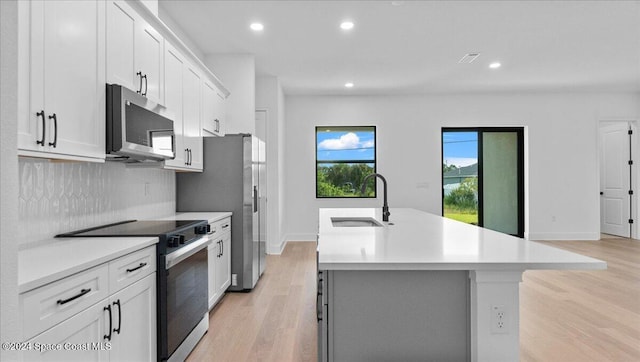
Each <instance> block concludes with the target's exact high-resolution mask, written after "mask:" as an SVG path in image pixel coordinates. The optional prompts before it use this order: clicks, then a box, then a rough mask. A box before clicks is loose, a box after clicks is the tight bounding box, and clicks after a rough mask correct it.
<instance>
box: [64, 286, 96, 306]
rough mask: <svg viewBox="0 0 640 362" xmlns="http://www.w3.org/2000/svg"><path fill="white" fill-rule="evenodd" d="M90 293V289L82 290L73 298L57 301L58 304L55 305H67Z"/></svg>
mask: <svg viewBox="0 0 640 362" xmlns="http://www.w3.org/2000/svg"><path fill="white" fill-rule="evenodd" d="M90 291H91V288H89V289H82V290H80V293H78V294H76V295H74V296H73V297H71V298H67V299H58V302H57V303H58V304H60V305H63V304H67V303H69V302H71V301H72V300H76V299H78V298H80V297H82V296H83V295H85V294H87V293H89V292H90Z"/></svg>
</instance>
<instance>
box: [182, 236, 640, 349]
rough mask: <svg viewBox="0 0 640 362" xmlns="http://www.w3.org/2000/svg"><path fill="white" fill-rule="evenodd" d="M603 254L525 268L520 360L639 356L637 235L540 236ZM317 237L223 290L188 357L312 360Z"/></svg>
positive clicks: (563, 245)
mask: <svg viewBox="0 0 640 362" xmlns="http://www.w3.org/2000/svg"><path fill="white" fill-rule="evenodd" d="M544 243H545V244H548V245H552V246H556V247H559V248H562V249H566V250H570V251H574V252H577V253H580V254H583V255H588V256H592V257H595V258H598V259H602V260H605V261H606V262H607V263H608V269H607V270H605V271H527V272H525V273H524V281H523V282H522V284H521V288H520V305H521V310H520V357H521V361H523V362H531V361H544V362H555V361H558V362H570V361H580V362H584V361H598V362H604V361H612V362H614V361H615V362H626V361H629V362H631V361H640V241H636V240H629V239H620V238H610V239H603V240H600V241H554V242H544ZM315 360H316V320H315V243H310V242H290V243H288V244H287V247H286V249H285V250H284V252H283V254H282V255H280V256H272V255H269V256H267V269H266V271H265V274H264V275H263V277H262V278H261V280H260V282H259V283H258V286H257V288H256V289H255V290H254V291H252V292H251V293H227V295H226V296H225V297H224V299H223V300H222V301H221V302H220V303H219V304H218V306H216V308H215V309H214V310H213V311H212V312H211V313H210V327H209V332H208V333H207V334H206V335H205V336H204V338H203V339H202V340H201V341H200V343H199V344H198V346H197V347H196V349H195V350H194V351H193V353H191V355H190V356H189V359H188V361H315Z"/></svg>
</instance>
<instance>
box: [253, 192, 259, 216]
mask: <svg viewBox="0 0 640 362" xmlns="http://www.w3.org/2000/svg"><path fill="white" fill-rule="evenodd" d="M253 212H258V186H253Z"/></svg>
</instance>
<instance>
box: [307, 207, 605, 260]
mask: <svg viewBox="0 0 640 362" xmlns="http://www.w3.org/2000/svg"><path fill="white" fill-rule="evenodd" d="M332 217H372V218H374V219H376V220H378V221H380V222H382V210H381V208H375V209H372V208H321V209H320V210H319V237H318V266H319V269H321V270H497V271H501V270H526V269H606V267H607V264H606V262H604V261H601V260H598V259H594V258H590V257H586V256H583V255H579V254H576V253H572V252H569V251H565V250H561V249H558V248H554V247H550V246H547V245H543V244H540V243H536V242H534V241H528V240H524V239H521V238H516V237H513V236H510V235H507V234H503V233H499V232H495V231H492V230H488V229H484V228H480V227H477V226H473V225H468V224H464V223H461V222H458V221H455V220H450V219H446V218H443V217H441V216H438V215H434V214H430V213H426V212H423V211H419V210H414V209H391V216H390V218H389V220H390V222H389V223H383V224H384V226H382V227H335V226H333V224H332V222H331V218H332Z"/></svg>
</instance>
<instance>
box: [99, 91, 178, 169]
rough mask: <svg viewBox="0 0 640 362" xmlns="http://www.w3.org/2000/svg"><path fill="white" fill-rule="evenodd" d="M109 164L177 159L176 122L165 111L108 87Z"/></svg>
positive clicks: (155, 105)
mask: <svg viewBox="0 0 640 362" xmlns="http://www.w3.org/2000/svg"><path fill="white" fill-rule="evenodd" d="M106 106H107V107H106V108H107V130H106V131H107V142H106V144H107V160H122V159H124V160H126V161H162V160H166V159H172V158H175V156H176V142H175V132H174V129H173V121H172V120H171V118H170V115H169V114H168V112H167V110H166V108H165V107H163V106H162V105H160V104H157V103H155V102H152V101H150V100H148V99H147V98H146V97H144V96H142V95H140V94H138V93H136V92H134V91H132V90H130V89H128V88H125V87H123V86H121V85H117V84H107V104H106Z"/></svg>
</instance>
